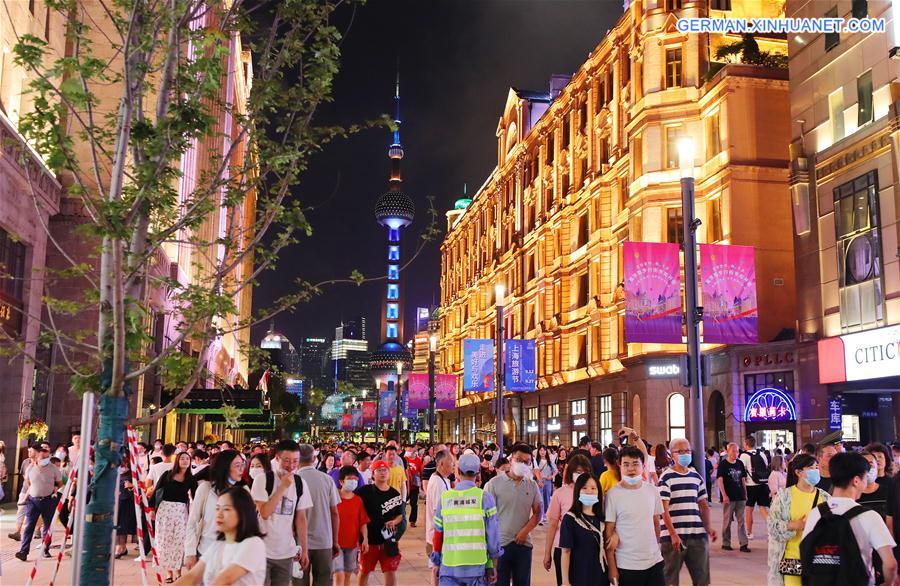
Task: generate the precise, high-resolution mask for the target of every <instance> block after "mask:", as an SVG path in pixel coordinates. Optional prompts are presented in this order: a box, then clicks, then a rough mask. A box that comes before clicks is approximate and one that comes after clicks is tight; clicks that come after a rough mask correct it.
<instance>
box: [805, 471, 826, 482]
mask: <svg viewBox="0 0 900 586" xmlns="http://www.w3.org/2000/svg"><path fill="white" fill-rule="evenodd" d="M820 480H822V475H821V474H820V473H819V470H818V469H816V468H811V469H809V470H807V471H806V482H807V483H809V484H811V485H813V486H815V485H817V484H819V481H820Z"/></svg>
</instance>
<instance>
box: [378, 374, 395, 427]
mask: <svg viewBox="0 0 900 586" xmlns="http://www.w3.org/2000/svg"><path fill="white" fill-rule="evenodd" d="M380 397H381V403H380V404H379V405H378V423H393V422H394V418H395V417H396V416H397V410H396V407H397V393H396V392H395V391H394V385H393V383H390V384H388V390H387V391H381V393H380Z"/></svg>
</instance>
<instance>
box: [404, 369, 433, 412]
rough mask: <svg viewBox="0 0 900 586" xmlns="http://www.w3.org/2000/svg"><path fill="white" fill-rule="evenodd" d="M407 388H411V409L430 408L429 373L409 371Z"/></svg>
mask: <svg viewBox="0 0 900 586" xmlns="http://www.w3.org/2000/svg"><path fill="white" fill-rule="evenodd" d="M406 388H407V389H409V408H410V409H428V391H429V388H428V373H424V372H411V373H409V380H408V382H407V383H406Z"/></svg>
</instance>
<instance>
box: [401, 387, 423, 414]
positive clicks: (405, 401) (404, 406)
mask: <svg viewBox="0 0 900 586" xmlns="http://www.w3.org/2000/svg"><path fill="white" fill-rule="evenodd" d="M400 408H401V411H400V413H401V414H402V415H403V417H405V418H407V419H417V418H418V417H419V410H418V409H413V408H412V407H411V406H410V404H409V391H408V390H407V389H405V388H404V389H403V393H401V394H400Z"/></svg>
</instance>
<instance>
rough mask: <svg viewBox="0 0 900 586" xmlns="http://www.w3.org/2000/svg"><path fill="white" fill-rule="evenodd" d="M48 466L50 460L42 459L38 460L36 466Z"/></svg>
mask: <svg viewBox="0 0 900 586" xmlns="http://www.w3.org/2000/svg"><path fill="white" fill-rule="evenodd" d="M48 464H50V458H43V459H41V460H38V465H40V466H47V465H48Z"/></svg>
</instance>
